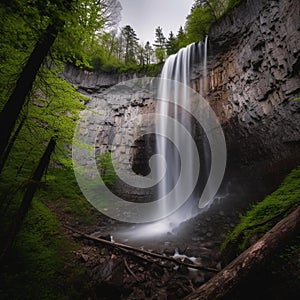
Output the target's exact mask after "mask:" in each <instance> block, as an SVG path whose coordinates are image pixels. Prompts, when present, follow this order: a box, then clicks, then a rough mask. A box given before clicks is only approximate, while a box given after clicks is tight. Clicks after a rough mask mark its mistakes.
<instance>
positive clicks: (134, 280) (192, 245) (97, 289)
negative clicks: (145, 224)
mask: <svg viewBox="0 0 300 300" xmlns="http://www.w3.org/2000/svg"><path fill="white" fill-rule="evenodd" d="M49 206H50V208H51V209H52V211H53V212H54V213H55V214H56V216H57V217H58V219H59V221H60V223H61V224H62V225H63V226H69V227H72V228H74V229H75V230H77V231H81V232H84V233H87V234H90V235H92V236H94V237H100V238H103V239H106V240H113V241H115V242H119V243H124V244H127V245H132V246H134V247H136V248H140V249H145V250H147V251H150V252H154V253H158V254H161V255H163V256H169V257H175V258H176V259H177V260H179V261H183V262H185V263H191V264H193V263H196V264H197V265H201V266H203V267H204V268H205V267H207V268H212V269H215V272H217V271H218V270H220V269H221V262H220V258H219V254H218V251H219V247H220V244H221V242H222V240H223V239H224V237H225V235H226V232H227V231H228V230H229V229H230V228H232V227H234V226H235V224H236V223H237V220H238V216H237V213H235V212H233V211H230V210H221V208H220V205H219V204H216V205H214V206H213V207H212V208H211V209H210V210H209V211H207V212H204V213H202V214H200V215H198V216H196V217H194V218H193V219H191V220H189V221H186V222H184V223H182V224H181V225H180V226H179V227H177V228H173V229H172V232H171V231H169V232H166V233H164V234H161V235H159V234H157V235H156V236H155V235H154V236H152V237H150V238H145V239H143V238H137V239H134V238H132V236H134V230H135V229H134V228H133V227H135V226H133V227H132V224H131V225H124V224H121V223H120V222H118V221H116V220H113V219H109V218H107V217H106V216H104V215H102V214H100V213H98V212H97V211H95V210H94V209H92V210H91V213H92V214H94V215H95V217H96V222H93V223H92V224H86V223H83V222H81V221H80V218H79V217H76V216H74V215H71V214H68V213H66V212H65V210H64V209H63V207H61V204H60V205H59V204H53V203H52V204H49ZM64 230H65V233H66V235H67V236H68V237H69V238H71V239H72V240H74V241H75V242H76V243H77V244H78V245H79V248H78V250H76V251H75V252H74V256H75V260H76V263H80V264H84V265H85V267H86V270H87V273H88V277H89V279H90V283H91V287H92V288H91V295H87V299H88V298H90V299H182V298H183V297H184V296H185V295H187V294H189V293H191V292H192V291H193V290H195V289H196V288H197V287H199V286H201V285H202V284H203V283H205V282H206V281H208V280H209V279H210V278H211V277H212V276H213V275H214V274H215V272H212V271H207V270H195V269H189V268H187V267H186V266H183V265H177V264H175V263H173V262H170V261H166V260H162V259H157V258H153V257H150V256H145V255H142V254H138V253H135V252H132V251H122V250H120V249H118V248H116V247H110V246H105V245H103V244H101V243H98V242H95V241H92V240H88V239H85V238H83V237H82V236H81V235H80V234H78V233H76V232H73V231H71V230H69V229H66V228H65V229H64ZM130 230H131V231H133V235H131V236H130V238H129V239H125V237H126V232H128V231H130ZM120 232H121V233H122V232H123V233H124V232H125V233H124V234H120V235H118V233H120ZM112 235H113V237H112Z"/></svg>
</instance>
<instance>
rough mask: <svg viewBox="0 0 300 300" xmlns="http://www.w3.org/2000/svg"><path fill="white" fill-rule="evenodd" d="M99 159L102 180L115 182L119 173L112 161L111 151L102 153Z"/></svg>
mask: <svg viewBox="0 0 300 300" xmlns="http://www.w3.org/2000/svg"><path fill="white" fill-rule="evenodd" d="M97 161H98V167H99V169H100V175H101V177H102V180H103V182H104V183H105V184H108V185H109V184H114V183H115V181H116V179H117V175H116V172H115V169H114V166H113V163H112V156H111V153H110V152H106V153H104V154H102V155H100V156H99V157H98V158H97Z"/></svg>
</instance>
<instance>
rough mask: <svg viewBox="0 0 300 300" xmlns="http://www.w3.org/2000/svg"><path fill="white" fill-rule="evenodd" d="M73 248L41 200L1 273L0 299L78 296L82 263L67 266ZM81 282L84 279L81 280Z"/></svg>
mask: <svg viewBox="0 0 300 300" xmlns="http://www.w3.org/2000/svg"><path fill="white" fill-rule="evenodd" d="M75 249H76V246H75V244H73V243H71V242H70V241H69V240H68V239H67V238H66V237H65V236H64V235H63V233H62V230H61V228H60V226H59V224H58V223H57V221H56V220H55V218H54V217H53V215H52V214H51V212H50V211H49V209H48V208H47V207H46V206H44V205H43V204H42V203H41V202H39V201H37V200H33V203H32V207H31V209H30V210H29V212H28V215H27V217H26V219H25V222H24V224H23V227H22V230H21V232H20V233H19V235H18V237H17V241H16V243H15V246H14V248H13V251H12V253H11V254H10V258H11V259H10V260H9V261H8V264H7V265H6V266H5V267H4V269H3V270H2V272H1V277H2V278H1V280H0V281H1V286H0V298H1V299H62V298H63V297H64V296H65V295H68V296H71V297H72V299H80V294H81V293H83V291H84V290H85V289H86V286H79V287H78V286H77V284H76V281H78V280H79V278H84V277H85V275H84V273H85V269H84V268H83V267H82V266H75V265H72V266H71V265H70V266H69V267H68V268H67V267H66V264H67V263H70V261H71V260H72V259H73V258H72V255H73V254H72V251H73V250H75ZM83 282H84V281H83Z"/></svg>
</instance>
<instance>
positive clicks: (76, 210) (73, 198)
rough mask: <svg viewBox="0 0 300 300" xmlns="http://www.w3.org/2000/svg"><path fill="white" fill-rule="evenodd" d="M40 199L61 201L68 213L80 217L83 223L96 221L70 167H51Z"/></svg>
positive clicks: (46, 201)
mask: <svg viewBox="0 0 300 300" xmlns="http://www.w3.org/2000/svg"><path fill="white" fill-rule="evenodd" d="M39 199H41V201H43V202H45V203H48V202H57V203H60V204H61V205H62V206H63V207H64V208H63V209H64V211H65V212H66V213H69V214H72V215H74V216H76V217H78V218H79V219H80V220H81V221H82V222H83V223H87V224H89V223H92V222H93V221H95V219H94V218H95V216H94V215H92V213H91V210H92V206H91V204H90V203H89V202H88V201H87V200H86V198H85V197H84V196H83V195H82V193H81V191H80V188H79V186H78V184H77V181H76V178H75V175H74V172H73V170H72V169H70V168H61V169H57V168H53V169H50V170H49V174H48V175H47V178H46V184H44V186H43V189H42V190H41V191H40V193H39Z"/></svg>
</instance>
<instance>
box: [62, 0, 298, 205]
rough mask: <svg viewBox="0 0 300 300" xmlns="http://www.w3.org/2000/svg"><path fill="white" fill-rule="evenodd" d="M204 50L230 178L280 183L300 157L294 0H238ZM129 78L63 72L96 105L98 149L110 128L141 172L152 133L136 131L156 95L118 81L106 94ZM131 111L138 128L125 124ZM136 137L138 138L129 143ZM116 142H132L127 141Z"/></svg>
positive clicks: (106, 143)
mask: <svg viewBox="0 0 300 300" xmlns="http://www.w3.org/2000/svg"><path fill="white" fill-rule="evenodd" d="M208 54H209V56H208V72H207V74H208V78H207V87H206V88H205V90H204V94H203V96H204V97H205V98H206V99H207V100H208V101H209V102H210V104H211V106H212V108H213V109H214V111H215V112H216V114H217V116H218V118H219V120H220V122H221V124H222V128H223V129H224V133H225V136H226V143H227V150H228V166H229V167H228V172H229V176H230V172H231V171H232V170H233V171H232V172H235V171H234V170H237V169H245V174H246V177H249V176H251V174H252V175H253V176H256V177H259V176H261V177H266V176H271V177H270V179H271V181H272V180H274V181H276V180H277V182H279V181H280V180H281V179H282V176H284V174H285V172H287V171H289V170H290V169H291V168H293V167H295V166H297V164H299V162H300V101H297V98H298V97H300V73H299V70H300V2H299V1H298V0H278V1H271V0H244V1H242V3H241V4H240V5H239V6H238V7H236V8H235V9H234V10H233V11H232V12H231V13H230V14H228V15H226V16H224V17H223V18H222V19H221V20H219V21H218V22H217V23H216V24H215V25H214V26H213V27H212V28H211V31H210V34H209V51H208ZM202 74H203V70H201V68H200V67H198V66H195V67H194V72H193V75H192V83H191V85H192V87H193V88H194V89H195V90H197V91H199V90H200V81H201V78H202ZM136 76H138V75H115V74H101V73H92V72H87V71H82V70H77V69H75V68H73V67H72V66H67V67H66V69H65V72H64V74H63V77H64V78H65V79H66V80H68V81H69V82H71V83H73V84H75V85H77V86H78V88H79V90H80V91H81V92H82V93H84V94H86V95H89V96H90V97H91V101H90V102H89V103H88V104H87V106H88V107H89V108H90V109H93V108H95V107H96V106H97V107H98V106H101V112H102V114H103V118H102V123H101V124H100V125H101V130H100V132H101V133H100V134H99V136H98V140H97V153H98V154H102V153H105V152H106V151H107V150H116V149H112V148H111V142H112V139H113V138H114V137H115V135H116V134H117V135H119V136H118V137H117V140H118V139H119V142H117V145H116V146H114V147H117V148H118V151H119V156H120V158H119V159H120V161H121V162H122V161H126V163H128V161H127V160H128V156H129V157H130V160H129V163H130V164H131V165H132V166H133V169H134V171H135V172H136V173H138V174H142V175H145V174H146V173H147V170H148V169H149V166H148V158H149V155H150V153H153V151H154V146H153V140H154V139H152V138H151V137H150V139H149V140H147V139H146V138H145V137H142V134H143V128H144V127H147V126H152V125H153V120H150V121H149V119H148V117H147V114H148V113H152V112H154V111H155V100H153V99H151V96H150V95H147V94H145V93H141V92H137V93H132V92H130V91H129V90H128V89H127V88H126V87H125V86H124V90H123V92H122V93H121V94H120V95H118V96H116V95H114V94H113V93H112V94H111V90H110V92H109V93H108V92H107V88H108V87H111V86H113V85H115V84H117V83H119V82H122V81H124V80H128V79H132V78H134V77H136ZM121 85H122V84H121ZM137 117H138V118H140V120H141V124H142V125H141V126H139V128H137V127H136V126H135V125H134V124H133V123H131V125H130V122H129V121H130V119H134V118H137ZM92 123H93V121H92V120H91V124H92ZM127 123H128V124H129V125H127V127H126V128H127V129H126V130H124V131H123V132H121V133H117V128H118V126H120V125H124V124H127ZM91 124H87V128H88V126H90V125H91ZM138 131H139V132H138ZM136 135H140V136H141V137H140V138H139V139H137V140H136V141H135V142H134V141H132V140H134V139H135V138H134V137H135V136H136ZM121 141H123V142H124V141H125V142H130V141H131V142H134V146H133V147H126V146H124V144H122V143H121ZM126 159H127V160H126ZM145 170H146V171H145ZM249 172H250V173H249ZM251 172H253V173H251ZM276 178H277V179H276ZM245 180H247V178H245ZM258 180H259V178H258ZM123 188H124V189H128V188H129V187H128V186H125V187H124V186H123ZM120 192H121V193H122V188H121V191H120ZM135 193H136V198H137V199H139V198H141V199H142V198H143V191H142V190H141V191H135ZM141 201H142V200H141Z"/></svg>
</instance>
